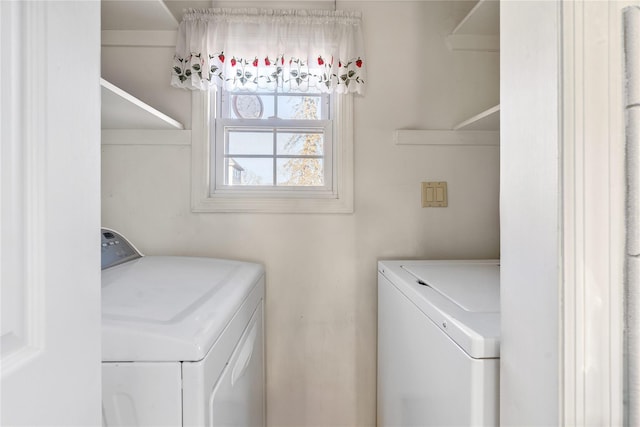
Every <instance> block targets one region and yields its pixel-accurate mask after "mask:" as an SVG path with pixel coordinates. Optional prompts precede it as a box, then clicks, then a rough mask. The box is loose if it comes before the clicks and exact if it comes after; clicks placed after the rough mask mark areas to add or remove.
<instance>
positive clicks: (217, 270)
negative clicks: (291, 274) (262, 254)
mask: <svg viewBox="0 0 640 427" xmlns="http://www.w3.org/2000/svg"><path fill="white" fill-rule="evenodd" d="M263 274H264V270H263V267H262V266H261V265H258V264H251V263H244V262H237V261H228V260H220V259H213V258H191V257H161V256H146V257H143V258H139V259H137V260H134V261H130V262H127V263H124V264H120V265H118V266H115V267H112V268H109V269H106V270H103V271H102V359H103V360H104V361H196V360H201V359H202V358H204V356H205V355H206V354H207V352H208V351H209V349H210V348H211V346H212V345H213V343H214V342H215V340H216V339H217V338H218V336H219V335H220V334H221V332H222V331H223V330H224V328H225V326H226V325H227V324H228V323H229V321H230V320H231V318H232V317H233V315H234V314H235V313H236V311H237V310H238V309H239V307H240V306H241V304H242V302H243V301H244V300H245V298H246V297H247V295H249V293H250V292H251V290H252V289H253V288H254V287H255V286H256V284H257V282H258V281H259V279H260V277H262V276H263Z"/></svg>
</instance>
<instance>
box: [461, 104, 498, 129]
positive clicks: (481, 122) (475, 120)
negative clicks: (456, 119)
mask: <svg viewBox="0 0 640 427" xmlns="http://www.w3.org/2000/svg"><path fill="white" fill-rule="evenodd" d="M499 129H500V105H496V106H494V107H491V108H489V109H488V110H485V111H483V112H481V113H479V114H476V115H475V116H473V117H471V118H469V119H467V120H465V121H463V122H460V123H458V124H457V125H455V126H454V127H453V130H499Z"/></svg>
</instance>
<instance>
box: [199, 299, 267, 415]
mask: <svg viewBox="0 0 640 427" xmlns="http://www.w3.org/2000/svg"><path fill="white" fill-rule="evenodd" d="M263 348H264V345H263V331H262V303H261V304H259V305H258V308H257V309H256V311H255V313H254V314H253V317H252V318H251V321H250V322H249V324H248V325H247V328H246V329H245V331H244V333H243V334H242V338H241V339H240V342H239V343H238V345H237V346H236V348H235V350H234V352H233V355H232V356H231V359H230V360H229V363H228V364H227V366H226V367H225V369H224V371H223V372H222V375H221V376H220V379H219V380H218V383H217V384H216V386H215V387H214V388H213V391H212V393H211V397H210V399H209V411H210V412H209V414H210V420H211V421H210V422H211V424H210V425H211V426H246V427H249V426H251V427H254V426H263V425H264V369H263V367H264V354H263Z"/></svg>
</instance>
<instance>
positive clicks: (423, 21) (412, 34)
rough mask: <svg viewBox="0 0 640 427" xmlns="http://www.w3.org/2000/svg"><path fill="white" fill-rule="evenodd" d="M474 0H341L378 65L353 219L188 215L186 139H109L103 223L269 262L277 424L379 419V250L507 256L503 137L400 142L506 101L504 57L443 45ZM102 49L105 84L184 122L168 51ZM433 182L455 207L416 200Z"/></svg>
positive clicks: (361, 113) (167, 243)
mask: <svg viewBox="0 0 640 427" xmlns="http://www.w3.org/2000/svg"><path fill="white" fill-rule="evenodd" d="M472 5H473V3H472V2H471V3H468V2H450V1H442V2H436V1H429V2H424V1H407V2H404V1H403V2H396V1H393V2H391V1H370V2H365V1H354V2H353V3H346V2H342V1H340V2H338V7H339V8H345V9H349V8H353V9H360V10H362V11H363V16H364V29H365V37H366V49H367V51H366V54H367V55H366V59H367V62H368V67H369V68H368V88H367V94H366V96H364V97H358V98H356V99H355V111H354V113H355V194H356V195H355V213H354V214H352V215H286V214H284V215H283V214H210V213H199V214H194V213H192V212H191V211H190V208H189V206H190V200H189V197H190V196H189V195H190V188H191V187H190V164H191V158H190V156H191V153H190V147H189V146H140V145H119V146H118V145H109V146H106V145H105V146H103V170H102V179H103V182H102V185H103V189H102V196H103V210H102V214H103V225H105V226H108V227H113V228H115V229H117V230H120V231H122V232H123V233H124V234H125V235H127V236H128V237H130V238H131V239H132V240H133V241H134V242H135V244H136V245H138V247H139V248H140V249H141V250H142V251H143V252H145V253H147V254H181V255H198V256H213V257H224V258H235V259H243V260H250V261H259V262H262V263H264V264H265V266H266V269H267V291H266V292H267V304H266V331H267V392H268V402H267V412H268V415H267V417H268V423H269V425H272V426H285V425H291V426H320V425H322V426H338V425H345V426H365V425H374V424H375V399H376V393H375V389H376V378H375V372H376V326H375V325H376V261H377V260H378V259H384V258H440V259H443V258H496V257H499V255H500V252H499V220H498V186H499V178H498V174H499V153H498V150H499V149H498V147H443V146H396V145H394V143H393V140H392V136H393V131H394V130H395V129H399V128H405V129H408V128H450V127H451V126H452V125H453V124H455V123H457V122H460V121H461V120H463V119H465V118H466V117H468V116H471V115H473V114H474V113H476V112H479V111H482V110H483V109H485V108H487V107H490V106H492V105H493V104H497V102H498V54H495V53H482V54H480V53H470V52H458V53H452V52H450V51H448V50H447V48H446V46H445V42H444V37H445V36H446V35H447V34H448V32H449V31H451V30H452V29H453V28H454V27H455V25H456V23H457V21H458V20H459V19H460V18H461V17H463V16H464V15H465V13H466V12H467V11H468V10H469V9H470V8H471V6H472ZM102 55H103V56H102V57H103V76H104V77H105V78H107V80H109V81H111V82H113V83H115V84H116V85H118V86H121V87H123V88H125V89H127V90H129V91H130V92H131V93H132V94H134V95H135V96H137V97H139V98H141V99H143V100H145V101H147V102H149V103H150V104H151V105H152V106H154V107H156V108H158V109H160V110H161V111H164V112H165V113H167V114H169V115H173V117H175V118H176V119H178V120H180V121H183V122H184V123H185V124H187V125H189V124H190V102H189V94H188V93H187V92H183V91H181V90H177V89H174V88H170V87H169V86H168V82H169V73H170V64H171V57H172V52H171V49H168V48H135V47H104V48H103V53H102ZM148 66H151V67H152V70H151V71H149V72H147V68H146V67H148ZM400 76H401V77H400ZM432 180H438V181H440V180H442V181H448V185H449V207H448V208H444V209H438V208H430V209H423V208H421V207H420V182H421V181H432Z"/></svg>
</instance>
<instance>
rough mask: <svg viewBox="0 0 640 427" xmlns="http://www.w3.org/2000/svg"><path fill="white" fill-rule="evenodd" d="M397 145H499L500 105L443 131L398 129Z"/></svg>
mask: <svg viewBox="0 0 640 427" xmlns="http://www.w3.org/2000/svg"><path fill="white" fill-rule="evenodd" d="M394 141H395V143H396V144H398V145H500V105H496V106H495V107H491V108H489V109H488V110H486V111H483V112H482V113H480V114H476V115H475V116H473V117H471V118H470V119H467V120H465V121H463V122H461V123H460V124H458V125H456V126H455V127H454V128H453V130H448V129H447V130H445V129H437V130H436V129H431V130H429V129H398V130H396V131H395V133H394Z"/></svg>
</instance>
